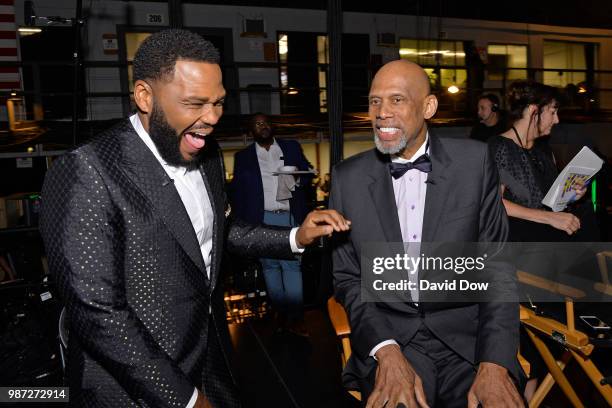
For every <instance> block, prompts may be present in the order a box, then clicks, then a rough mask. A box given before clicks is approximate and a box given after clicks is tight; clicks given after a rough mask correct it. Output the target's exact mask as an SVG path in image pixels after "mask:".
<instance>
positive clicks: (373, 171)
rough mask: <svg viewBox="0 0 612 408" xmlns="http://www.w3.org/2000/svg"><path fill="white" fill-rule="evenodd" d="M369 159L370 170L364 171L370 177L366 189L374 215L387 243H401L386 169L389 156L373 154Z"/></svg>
mask: <svg viewBox="0 0 612 408" xmlns="http://www.w3.org/2000/svg"><path fill="white" fill-rule="evenodd" d="M370 157H372V159H373V160H371V161H370V162H369V163H368V167H370V168H369V169H367V170H366V171H367V172H368V173H369V176H370V177H371V180H370V183H369V185H368V189H369V191H370V195H371V197H372V200H373V201H374V206H375V207H376V214H377V215H378V219H379V221H380V224H381V225H382V228H383V231H384V233H385V237H386V238H387V242H402V241H403V239H402V230H401V228H400V223H399V217H398V216H397V205H395V193H394V192H393V181H392V180H391V173H390V172H389V167H388V163H389V155H383V154H380V153H379V152H374V154H373V155H372V156H370Z"/></svg>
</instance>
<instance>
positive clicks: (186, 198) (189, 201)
mask: <svg viewBox="0 0 612 408" xmlns="http://www.w3.org/2000/svg"><path fill="white" fill-rule="evenodd" d="M130 122H132V126H133V127H134V130H136V133H137V134H138V136H139V137H140V138H141V139H142V141H143V142H144V143H145V144H146V145H147V147H148V148H149V150H151V152H152V153H153V155H154V156H155V158H156V159H157V161H158V162H159V163H160V164H161V165H162V167H163V168H164V170H165V171H166V173H167V174H168V177H170V178H171V179H172V180H174V187H176V190H177V191H178V193H179V196H180V197H181V201H182V202H183V205H184V206H185V209H186V210H187V214H188V215H189V219H190V220H191V225H192V226H193V229H194V232H195V234H196V237H197V239H198V243H199V244H200V251H201V252H202V258H204V265H205V266H206V275H207V276H208V278H209V279H210V261H211V256H212V245H213V241H212V237H213V225H214V214H213V210H212V205H211V203H210V199H209V197H208V191H207V190H206V184H204V179H203V178H202V174H200V170H199V169H195V170H187V168H186V167H184V166H178V167H177V166H172V165H170V164H168V163H166V161H165V160H164V159H162V157H161V155H160V154H159V151H158V150H157V146H155V143H154V142H153V140H152V139H151V136H149V134H148V133H147V131H146V130H145V129H144V127H143V126H142V122H140V118H139V117H138V114H135V115H132V116H130ZM277 146H278V145H277ZM279 149H280V148H279ZM275 197H276V195H275ZM297 230H298V228H293V229H292V230H291V234H290V235H289V242H290V243H291V250H292V251H293V253H302V252H304V248H299V247H298V246H297V242H296V239H295V236H296V234H297ZM197 398H198V389H197V387H196V388H195V389H194V391H193V395H192V396H191V399H190V400H189V402H188V403H187V407H186V408H193V406H195V403H196V400H197Z"/></svg>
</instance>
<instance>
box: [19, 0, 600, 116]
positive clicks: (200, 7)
mask: <svg viewBox="0 0 612 408" xmlns="http://www.w3.org/2000/svg"><path fill="white" fill-rule="evenodd" d="M85 3H89V4H87V5H86V6H89V5H91V7H92V8H91V10H86V12H85V14H88V15H89V18H88V21H87V24H86V27H85V30H84V41H86V43H87V44H88V47H87V52H86V54H85V58H86V59H89V60H99V61H117V58H118V57H117V56H116V55H106V54H104V52H103V50H102V35H103V34H105V33H116V27H117V25H118V24H127V16H128V15H130V16H131V24H133V25H144V26H146V25H151V24H149V23H148V22H147V21H146V15H147V13H159V14H162V15H163V16H164V21H165V24H167V22H168V19H167V16H168V13H167V4H166V3H164V2H140V1H137V2H124V1H99V0H97V1H92V2H85ZM35 8H36V12H37V14H38V15H60V16H65V17H72V16H73V15H74V1H73V0H36V1H35ZM15 10H16V13H17V16H16V17H17V23H18V25H20V24H22V23H23V0H16V1H15ZM183 16H184V25H185V27H210V28H212V27H220V28H231V29H232V33H233V48H234V60H235V61H236V62H263V61H264V56H263V48H262V45H263V43H264V42H276V33H277V32H278V31H285V30H287V31H304V32H322V33H323V32H326V11H325V10H296V9H288V8H282V9H281V8H266V7H240V6H223V5H207V4H185V5H184V6H183ZM243 18H263V19H264V20H265V24H266V32H267V38H264V39H252V38H242V37H240V33H241V32H242V21H243ZM437 20H438V19H437V18H432V19H431V27H432V29H431V31H430V30H429V27H430V19H429V18H428V17H421V18H420V19H419V21H417V18H416V17H414V16H405V15H397V16H396V15H389V14H376V15H375V14H370V13H354V12H346V13H344V31H345V32H347V33H367V34H369V35H370V53H372V54H381V55H382V56H383V61H385V62H386V61H389V60H392V59H396V58H397V57H398V49H397V48H388V47H379V46H378V45H377V44H376V33H378V32H396V38H397V39H399V38H402V37H404V38H415V37H416V36H417V35H418V34H419V33H420V35H421V36H422V37H423V36H426V35H427V34H428V33H429V34H431V35H435V34H436V32H437V30H438V28H437ZM419 27H420V29H419V32H417V28H419ZM442 31H444V32H446V38H447V39H450V40H475V42H476V45H477V46H479V47H485V48H486V46H487V44H489V43H502V44H504V43H507V44H525V45H529V64H530V66H531V67H542V66H543V59H542V44H543V41H544V40H547V39H557V40H563V41H580V42H593V43H597V44H599V56H598V60H599V67H598V68H599V69H602V70H612V30H604V29H591V28H573V27H556V26H544V25H535V24H523V23H507V22H496V21H481V20H466V19H453V18H445V19H443V20H442ZM87 84H88V87H89V90H90V91H118V90H119V71H118V69H115V68H96V69H89V70H88V80H87ZM249 84H269V85H271V86H272V87H278V85H279V84H278V73H277V70H276V69H270V68H241V69H240V70H239V85H240V86H241V87H246V86H247V85H249ZM499 85H501V84H495V83H486V84H485V86H499ZM600 86H602V87H608V88H612V75H607V76H606V78H604V80H603V81H602V82H601V83H600ZM602 107H606V108H612V92H610V93H608V94H607V95H605V97H604V98H602ZM248 108H249V106H248V96H247V95H246V93H244V94H243V95H241V110H242V113H248ZM272 113H274V114H278V113H280V105H279V98H278V97H274V98H273V104H272ZM120 116H122V111H121V104H120V100H119V98H104V99H101V100H96V101H91V102H89V117H90V118H91V119H106V118H116V117H120Z"/></svg>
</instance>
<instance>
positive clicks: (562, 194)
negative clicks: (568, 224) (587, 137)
mask: <svg viewBox="0 0 612 408" xmlns="http://www.w3.org/2000/svg"><path fill="white" fill-rule="evenodd" d="M602 165H603V160H601V159H600V158H599V156H597V155H596V154H595V153H593V151H592V150H591V149H589V148H588V147H586V146H585V147H583V148H582V149H581V150H580V151H579V152H578V154H577V155H576V156H574V158H573V159H572V160H571V161H570V162H569V163H568V164H567V166H565V168H564V169H563V170H562V171H561V173H559V175H558V176H557V178H556V179H555V182H554V183H553V185H552V186H551V187H550V190H548V193H546V196H544V198H543V199H542V204H544V205H545V206H547V207H550V208H551V209H552V210H553V211H555V212H558V211H563V210H564V209H565V207H567V205H568V204H569V203H570V202H572V201H573V199H574V197H575V195H576V194H575V191H574V189H573V188H572V186H573V185H574V184H575V183H576V182H582V183H586V182H588V181H589V180H590V179H591V178H592V177H593V176H594V175H595V174H596V173H597V172H598V171H599V170H600V169H601V166H602Z"/></svg>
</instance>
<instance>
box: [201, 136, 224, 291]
mask: <svg viewBox="0 0 612 408" xmlns="http://www.w3.org/2000/svg"><path fill="white" fill-rule="evenodd" d="M200 170H201V173H202V178H203V179H204V184H205V185H206V191H207V192H208V199H209V200H210V203H211V205H212V211H213V215H214V221H213V238H212V239H213V247H212V254H211V260H210V281H211V282H212V287H213V288H214V286H215V285H216V283H217V278H218V276H219V271H218V269H219V263H220V256H221V255H222V253H223V239H224V227H225V206H226V202H227V197H226V195H225V170H224V165H223V156H222V155H221V152H220V149H219V144H218V143H217V141H216V140H215V139H213V138H212V137H209V139H207V140H206V148H205V150H204V152H203V158H202V165H201V166H200Z"/></svg>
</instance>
